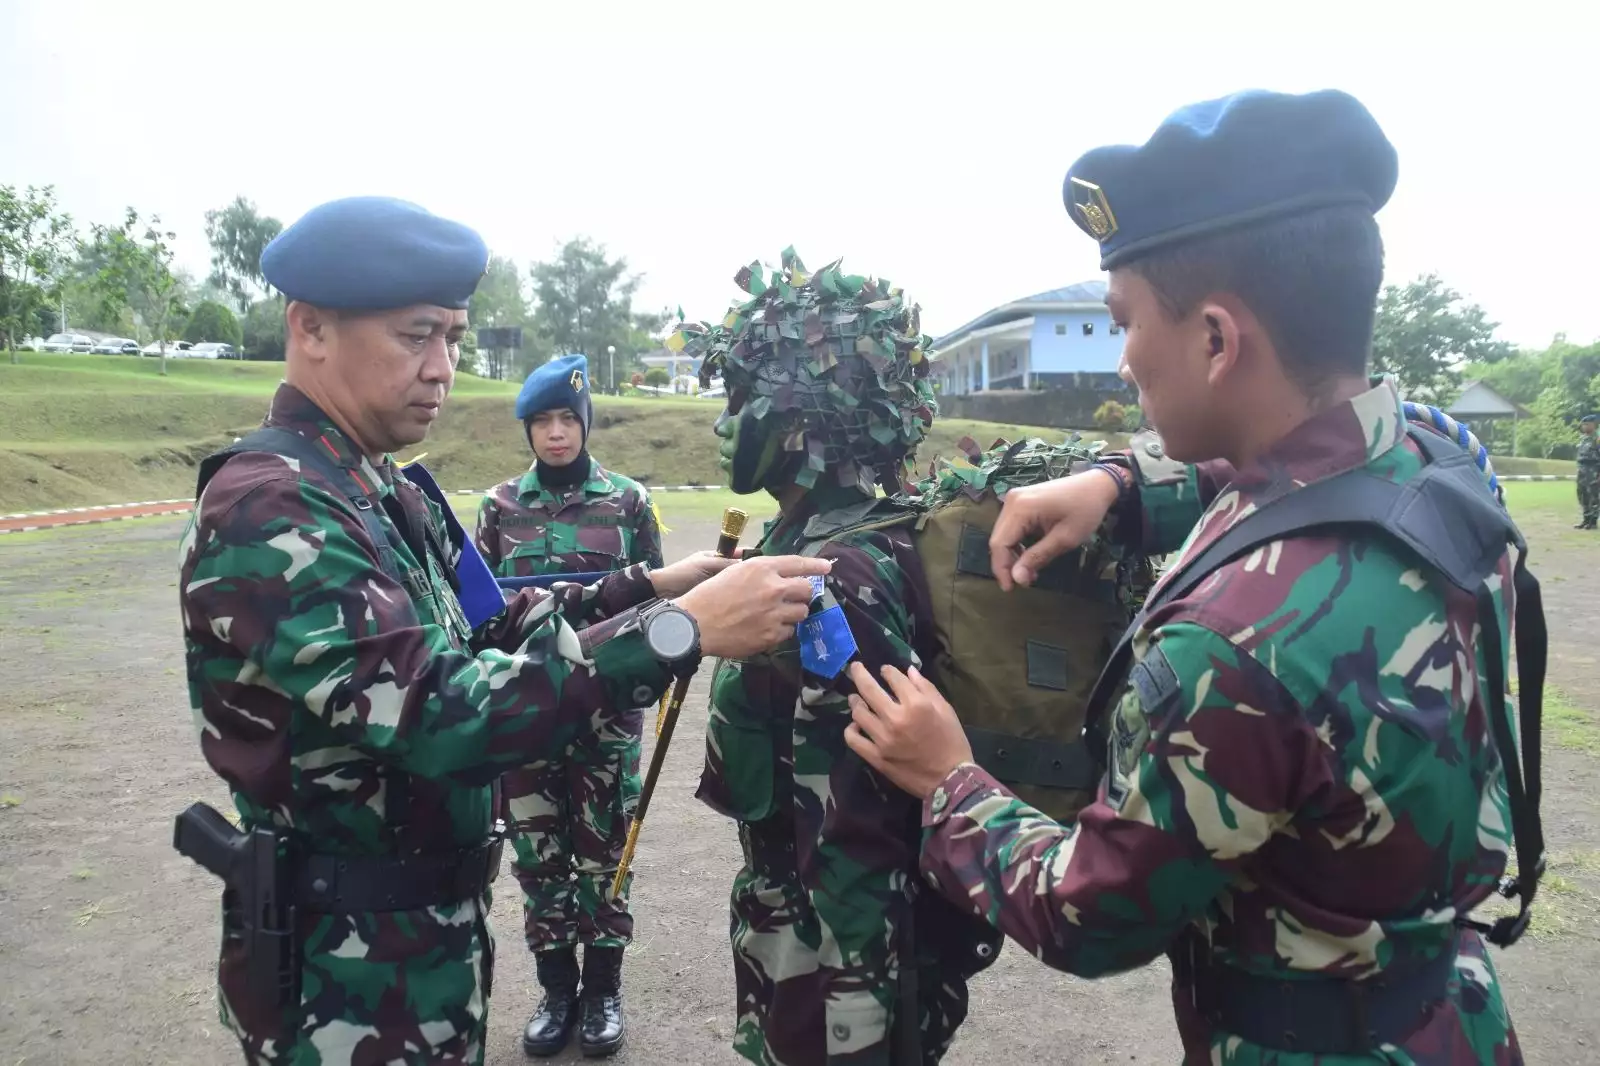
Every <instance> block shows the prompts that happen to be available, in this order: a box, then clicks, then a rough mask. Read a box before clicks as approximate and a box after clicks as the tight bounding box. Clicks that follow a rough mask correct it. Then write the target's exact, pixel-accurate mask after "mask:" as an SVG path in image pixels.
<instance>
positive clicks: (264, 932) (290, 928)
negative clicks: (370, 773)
mask: <svg viewBox="0 0 1600 1066" xmlns="http://www.w3.org/2000/svg"><path fill="white" fill-rule="evenodd" d="M172 846H173V847H174V848H176V849H177V850H178V853H179V854H180V855H184V856H186V857H188V858H190V859H192V860H194V862H196V863H197V864H199V865H200V866H201V867H202V868H203V869H205V870H208V871H210V872H211V873H212V874H214V875H215V876H217V877H220V878H221V879H222V883H223V886H224V887H223V892H222V907H223V923H222V930H223V937H224V939H225V940H232V941H236V942H242V944H243V945H244V956H245V967H246V970H245V972H246V982H247V984H248V987H249V989H250V995H251V996H252V998H257V997H259V1001H262V1002H268V1003H273V1004H275V1005H277V1006H278V1007H287V1006H290V1005H292V1004H293V1003H296V1002H298V1000H299V996H300V992H299V988H298V985H299V977H300V957H299V940H298V937H297V936H296V932H295V919H296V909H295V906H294V904H293V902H292V901H291V900H290V879H289V869H288V867H289V860H288V857H287V856H285V855H283V854H281V853H280V852H281V851H282V850H283V849H281V848H280V847H279V839H278V834H276V833H274V832H272V831H271V830H268V829H252V830H250V831H249V832H243V831H241V830H239V829H236V828H234V826H233V824H232V823H230V822H229V821H228V820H227V819H226V818H224V817H223V816H222V815H221V814H218V813H217V811H216V810H215V809H214V808H212V807H210V806H208V805H206V804H204V803H194V804H191V805H190V806H189V809H188V810H186V811H184V812H183V813H182V814H180V815H178V817H177V820H176V822H175V824H174V825H173V829H172Z"/></svg>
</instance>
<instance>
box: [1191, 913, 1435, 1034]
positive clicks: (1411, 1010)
mask: <svg viewBox="0 0 1600 1066" xmlns="http://www.w3.org/2000/svg"><path fill="white" fill-rule="evenodd" d="M1175 955H1176V957H1175V959H1174V967H1173V968H1174V970H1175V971H1176V972H1177V975H1178V976H1179V978H1180V980H1182V981H1184V982H1186V983H1187V984H1188V986H1189V994H1190V996H1192V997H1193V1003H1194V1006H1195V1009H1196V1010H1198V1011H1199V1012H1200V1014H1201V1015H1202V1016H1204V1017H1205V1019H1206V1020H1207V1021H1208V1022H1210V1023H1211V1025H1212V1026H1214V1027H1215V1028H1218V1029H1221V1030H1223V1031H1224V1032H1227V1033H1229V1034H1231V1035H1233V1036H1237V1037H1241V1038H1243V1039H1245V1040H1248V1041H1250V1042H1251V1043H1252V1044H1258V1045H1260V1046H1262V1047H1267V1048H1275V1049H1278V1050H1280V1051H1298V1052H1304V1053H1307V1054H1312V1055H1361V1054H1365V1053H1367V1052H1370V1051H1372V1050H1373V1049H1374V1048H1377V1047H1379V1046H1381V1045H1383V1044H1399V1043H1401V1042H1402V1041H1403V1040H1404V1039H1405V1038H1406V1037H1407V1036H1409V1035H1410V1034H1411V1033H1412V1032H1414V1031H1415V1030H1416V1028H1417V1027H1418V1026H1419V1025H1420V1024H1421V1023H1422V1022H1423V1020H1424V1016H1425V1015H1426V1013H1427V1012H1428V1010H1429V1009H1430V1008H1432V1007H1433V1006H1434V1005H1435V1004H1437V1003H1439V1002H1440V1001H1442V1000H1443V999H1445V997H1446V996H1447V995H1448V994H1449V983H1450V979H1451V978H1452V977H1454V976H1455V970H1456V951H1455V945H1454V944H1452V945H1451V946H1450V947H1449V948H1448V949H1446V950H1445V951H1444V952H1442V953H1441V954H1440V955H1439V957H1437V958H1435V959H1431V960H1429V961H1428V962H1425V963H1422V964H1421V965H1420V966H1417V967H1413V968H1409V969H1407V970H1406V971H1405V972H1404V973H1394V972H1390V971H1383V972H1381V973H1379V974H1378V975H1377V976H1376V977H1371V978H1367V979H1365V980H1360V981H1347V980H1339V979H1337V978H1308V979H1302V980H1281V979H1278V978H1273V977H1267V976H1263V975H1260V974H1253V973H1247V972H1245V971H1244V970H1241V969H1239V968H1237V967H1234V966H1228V965H1224V964H1222V963H1219V962H1217V961H1216V960H1215V959H1213V958H1212V957H1211V950H1210V947H1209V945H1207V944H1206V943H1205V941H1204V940H1203V939H1202V938H1201V937H1199V936H1198V935H1196V934H1194V933H1189V934H1186V935H1185V937H1184V941H1182V942H1180V943H1179V945H1178V947H1177V950H1176V953H1175Z"/></svg>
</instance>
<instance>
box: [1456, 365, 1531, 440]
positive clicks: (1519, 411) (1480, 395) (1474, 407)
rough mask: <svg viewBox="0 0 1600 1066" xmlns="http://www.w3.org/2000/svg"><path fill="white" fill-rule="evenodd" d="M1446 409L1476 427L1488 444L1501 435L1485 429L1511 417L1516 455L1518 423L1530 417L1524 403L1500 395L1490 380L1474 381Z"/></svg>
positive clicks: (1479, 435)
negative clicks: (1490, 383)
mask: <svg viewBox="0 0 1600 1066" xmlns="http://www.w3.org/2000/svg"><path fill="white" fill-rule="evenodd" d="M1445 413H1446V414H1448V415H1449V416H1450V417H1451V418H1454V419H1456V420H1457V421H1460V422H1465V423H1467V424H1468V425H1469V426H1471V427H1473V430H1474V432H1476V433H1477V434H1478V437H1479V439H1481V440H1483V441H1484V442H1485V446H1486V447H1487V446H1489V440H1490V439H1492V438H1495V437H1498V434H1491V433H1487V432H1485V430H1487V429H1488V428H1489V427H1490V426H1492V425H1494V424H1495V423H1497V422H1500V421H1503V420H1504V419H1507V418H1509V419H1511V454H1512V455H1515V454H1517V423H1518V421H1520V420H1521V419H1523V418H1525V417H1527V415H1528V413H1529V412H1528V409H1527V408H1525V407H1523V406H1522V405H1521V404H1519V403H1517V402H1515V401H1514V400H1508V399H1506V398H1505V397H1504V396H1502V395H1500V393H1498V392H1496V391H1495V390H1494V389H1493V388H1492V387H1491V386H1490V385H1489V383H1488V382H1485V381H1471V382H1468V383H1467V386H1466V387H1465V388H1464V389H1462V390H1461V396H1460V398H1459V399H1457V400H1456V402H1455V403H1453V404H1451V405H1450V406H1449V407H1447V408H1445Z"/></svg>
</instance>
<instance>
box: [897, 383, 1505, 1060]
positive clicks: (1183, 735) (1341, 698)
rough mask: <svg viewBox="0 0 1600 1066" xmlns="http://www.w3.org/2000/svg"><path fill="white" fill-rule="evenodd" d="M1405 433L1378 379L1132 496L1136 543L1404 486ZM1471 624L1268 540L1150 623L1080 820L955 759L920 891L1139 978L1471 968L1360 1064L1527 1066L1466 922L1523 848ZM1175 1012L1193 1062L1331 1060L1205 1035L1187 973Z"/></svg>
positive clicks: (1448, 606) (1407, 590)
mask: <svg viewBox="0 0 1600 1066" xmlns="http://www.w3.org/2000/svg"><path fill="white" fill-rule="evenodd" d="M1404 427H1405V422H1404V419H1403V415H1402V413H1401V409H1400V406H1399V402H1398V399H1397V396H1396V394H1395V392H1394V390H1393V388H1392V387H1390V386H1389V385H1388V384H1386V383H1385V384H1378V385H1377V386H1376V387H1374V388H1372V389H1371V390H1370V391H1368V392H1366V393H1363V394H1361V395H1359V396H1357V397H1356V398H1355V399H1354V400H1353V401H1351V402H1348V403H1345V404H1342V405H1340V406H1338V407H1336V408H1334V409H1332V410H1329V411H1326V412H1324V413H1322V414H1320V415H1318V416H1317V417H1315V418H1313V419H1312V420H1310V421H1308V422H1307V423H1305V424H1304V425H1302V426H1301V427H1299V428H1298V429H1296V430H1295V431H1294V432H1292V433H1291V434H1290V435H1289V436H1287V437H1286V438H1284V439H1283V440H1282V441H1281V442H1279V443H1278V444H1277V445H1276V446H1275V447H1274V448H1273V449H1272V450H1271V451H1270V452H1269V453H1268V454H1266V455H1264V456H1262V457H1260V458H1259V459H1258V460H1257V461H1255V462H1254V463H1252V464H1250V465H1249V466H1247V467H1246V468H1244V469H1241V470H1238V471H1234V470H1232V468H1230V467H1228V466H1227V465H1226V464H1222V463H1212V464H1202V465H1201V466H1199V467H1196V468H1193V469H1192V470H1191V471H1190V472H1189V474H1188V477H1187V480H1185V481H1183V482H1182V483H1179V484H1176V485H1169V486H1160V487H1158V486H1152V485H1146V486H1144V487H1143V488H1142V489H1138V490H1136V491H1137V496H1136V497H1135V498H1134V499H1133V500H1132V501H1130V503H1131V506H1132V507H1133V508H1134V509H1135V510H1136V511H1137V512H1138V517H1139V518H1140V519H1141V521H1138V522H1135V523H1132V525H1133V527H1134V528H1136V529H1138V530H1139V531H1140V537H1141V539H1142V541H1143V544H1142V546H1143V548H1144V550H1146V551H1149V552H1152V553H1156V552H1163V551H1171V550H1173V549H1174V548H1179V536H1180V535H1181V534H1185V533H1186V534H1187V540H1186V541H1185V542H1184V543H1183V544H1182V545H1181V549H1180V550H1181V552H1183V553H1189V552H1196V551H1199V550H1201V549H1202V548H1204V547H1205V546H1206V545H1208V544H1210V543H1212V542H1213V541H1214V540H1215V539H1216V538H1217V537H1218V536H1220V535H1221V534H1222V533H1223V532H1224V531H1225V530H1227V529H1228V528H1230V526H1231V525H1232V523H1233V522H1234V521H1236V520H1237V519H1238V518H1239V517H1240V516H1242V515H1244V514H1246V513H1248V512H1250V511H1251V510H1253V509H1254V508H1255V507H1258V506H1260V505H1262V504H1263V503H1265V502H1266V501H1268V500H1271V499H1275V498H1277V497H1278V496H1280V495H1282V494H1284V493H1287V492H1292V491H1294V489H1295V488H1296V486H1297V485H1299V484H1305V483H1308V482H1311V481H1314V480H1317V479H1321V478H1324V477H1327V476H1330V475H1332V474H1336V473H1339V472H1341V471H1343V470H1346V469H1354V468H1357V467H1361V466H1365V467H1366V468H1367V469H1368V470H1369V471H1371V472H1375V473H1378V474H1380V475H1381V476H1384V477H1387V478H1390V479H1392V480H1394V481H1404V480H1406V479H1408V478H1410V477H1412V476H1414V475H1415V474H1416V473H1417V472H1418V470H1419V469H1420V468H1421V465H1422V460H1421V459H1420V458H1419V454H1418V452H1417V451H1416V447H1415V445H1413V444H1411V443H1409V442H1408V441H1407V440H1406V439H1405V428H1404ZM1202 508H1203V509H1204V510H1203V513H1202ZM1501 568H1502V569H1501V579H1502V581H1501V590H1502V592H1501V594H1500V597H1499V602H1498V606H1499V607H1500V608H1501V609H1502V612H1503V614H1502V623H1501V625H1502V633H1503V634H1505V635H1507V636H1508V635H1509V633H1510V629H1511V627H1510V618H1511V608H1512V604H1511V603H1510V602H1508V599H1509V590H1510V581H1509V574H1510V561H1509V559H1503V560H1502V563H1501ZM1476 634H1477V615H1476V610H1475V604H1474V602H1473V598H1472V597H1471V596H1470V595H1467V594H1465V593H1462V592H1460V591H1459V590H1456V589H1454V588H1453V587H1451V586H1449V585H1447V584H1445V583H1444V582H1443V581H1441V580H1439V579H1437V578H1435V577H1432V576H1430V575H1429V574H1428V573H1426V572H1419V570H1418V569H1417V568H1416V566H1415V564H1414V563H1412V562H1411V561H1410V560H1409V559H1408V558H1406V557H1404V556H1402V555H1400V554H1398V550H1397V549H1392V548H1390V547H1389V546H1388V544H1387V542H1386V541H1382V540H1380V539H1379V537H1378V535H1376V534H1373V535H1356V536H1348V535H1347V536H1344V537H1339V538H1335V537H1305V538H1295V539H1291V540H1288V541H1280V542H1278V543H1275V544H1273V545H1272V546H1270V547H1269V548H1267V549H1263V550H1258V551H1257V552H1256V553H1254V554H1253V555H1251V556H1250V557H1248V558H1245V559H1242V560H1239V561H1237V562H1234V563H1232V564H1229V565H1228V566H1225V567H1223V568H1222V569H1220V570H1218V571H1217V572H1216V573H1215V574H1213V575H1212V576H1211V578H1210V579H1208V580H1207V581H1206V582H1204V583H1203V584H1202V585H1201V586H1200V587H1199V588H1198V589H1197V590H1196V591H1195V592H1194V593H1193V594H1191V595H1190V596H1189V597H1187V598H1183V599H1179V600H1177V601H1174V602H1173V603H1170V604H1167V605H1165V606H1163V607H1162V608H1161V609H1160V610H1158V611H1157V612H1155V613H1154V614H1153V615H1152V616H1151V617H1150V619H1149V620H1148V624H1147V625H1146V626H1145V628H1144V629H1143V631H1142V637H1141V639H1140V640H1139V641H1138V642H1137V643H1136V644H1135V649H1134V651H1135V656H1136V659H1137V660H1138V661H1140V662H1141V663H1142V664H1144V665H1145V666H1147V667H1148V671H1147V677H1149V678H1154V679H1157V680H1156V681H1152V682H1151V683H1150V684H1149V685H1146V686H1145V687H1144V688H1142V689H1138V688H1135V687H1134V686H1131V685H1130V686H1128V687H1127V688H1126V689H1125V690H1124V693H1123V695H1122V697H1121V702H1120V703H1119V704H1118V705H1117V706H1116V707H1115V709H1114V712H1113V721H1112V723H1111V727H1110V729H1109V730H1108V732H1109V734H1110V736H1111V740H1110V750H1109V752H1108V758H1109V763H1110V773H1109V775H1108V779H1107V782H1106V783H1105V784H1104V785H1102V788H1101V792H1100V798H1099V800H1098V801H1097V802H1096V803H1095V804H1093V805H1092V806H1091V807H1089V808H1088V809H1087V810H1085V811H1084V812H1083V813H1082V814H1081V815H1080V816H1079V819H1078V822H1077V824H1076V826H1073V827H1063V826H1060V825H1057V824H1056V823H1054V822H1050V821H1049V820H1047V819H1044V818H1043V817H1042V816H1040V815H1038V814H1037V812H1035V811H1033V810H1031V809H1030V808H1028V807H1026V806H1025V805H1023V804H1021V803H1019V802H1018V801H1017V800H1015V798H1014V797H1012V796H1011V795H1010V794H1009V793H1008V792H1007V791H1006V790H1005V789H1004V788H1003V787H1001V786H1000V785H999V784H998V783H997V782H995V781H994V780H993V779H992V778H990V777H989V776H988V775H987V774H985V773H984V772H983V771H982V770H981V769H979V768H978V767H976V766H974V765H971V764H968V765H965V766H962V767H959V768H957V769H956V770H955V771H954V772H952V773H951V775H950V776H949V777H948V778H947V779H946V780H945V781H944V782H943V783H942V784H941V785H940V786H939V787H938V788H937V789H936V790H935V791H934V792H933V793H932V795H931V796H930V797H929V798H928V800H927V802H926V804H925V805H924V810H923V823H924V826H925V829H924V841H923V850H922V863H921V865H922V870H923V873H924V875H925V876H926V877H927V878H928V879H929V880H930V881H931V882H932V883H934V884H936V885H937V886H939V888H940V891H941V892H942V893H943V894H944V895H945V896H946V897H947V898H949V899H951V900H953V901H967V905H968V906H969V907H970V908H971V909H972V910H973V911H974V912H975V913H978V914H982V915H985V916H987V917H988V918H989V919H990V920H992V921H994V922H995V923H996V924H997V925H999V926H1000V927H1001V928H1002V929H1003V930H1004V931H1005V932H1006V934H1007V935H1008V936H1010V937H1011V938H1013V939H1015V940H1016V941H1018V942H1019V943H1020V944H1021V945H1022V946H1023V947H1025V948H1027V949H1028V950H1030V951H1032V952H1034V953H1035V954H1037V955H1039V956H1040V957H1041V958H1042V959H1043V960H1044V961H1045V962H1047V963H1048V964H1050V965H1051V966H1054V967H1056V968H1058V969H1063V970H1067V971H1069V972H1072V973H1076V974H1080V975H1083V976H1095V975H1099V974H1106V973H1112V972H1116V971H1119V970H1125V969H1129V968H1131V967H1136V966H1139V965H1142V964H1144V963H1146V962H1149V961H1150V960H1152V959H1153V958H1155V957H1156V956H1158V955H1160V954H1161V953H1162V952H1163V951H1167V950H1169V949H1170V948H1172V946H1173V945H1174V944H1175V941H1177V940H1178V938H1179V937H1180V934H1183V933H1184V932H1185V931H1186V930H1191V931H1192V932H1193V935H1198V936H1201V937H1204V938H1205V939H1206V940H1208V941H1209V943H1210V945H1211V946H1212V949H1213V951H1214V954H1215V958H1216V959H1217V960H1218V961H1219V962H1221V963H1224V964H1228V965H1232V966H1235V967H1238V968H1241V969H1243V970H1245V971H1249V972H1254V973H1257V974H1264V975H1272V976H1282V977H1287V978H1290V979H1293V978H1297V977H1301V978H1303V977H1307V976H1309V975H1331V976H1339V977H1346V978H1360V977H1366V976H1370V975H1373V974H1375V973H1379V972H1382V971H1384V970H1388V969H1390V968H1391V967H1393V968H1407V967H1413V966H1416V965H1419V964H1420V963H1422V962H1423V961H1425V960H1428V959H1431V958H1435V957H1437V956H1438V955H1439V954H1440V953H1443V952H1458V956H1457V967H1456V973H1457V975H1458V977H1459V981H1458V982H1452V983H1451V986H1450V991H1449V998H1448V1002H1447V1003H1446V1006H1445V1008H1444V1009H1440V1010H1436V1011H1433V1012H1431V1013H1429V1014H1427V1015H1425V1016H1423V1017H1422V1018H1421V1019H1420V1020H1419V1022H1418V1024H1417V1026H1416V1028H1415V1030H1414V1032H1413V1033H1412V1034H1411V1035H1410V1037H1408V1038H1406V1039H1405V1040H1404V1041H1403V1044H1402V1047H1401V1048H1400V1049H1398V1050H1397V1049H1395V1048H1392V1047H1387V1048H1385V1049H1384V1050H1383V1051H1381V1052H1379V1053H1377V1055H1376V1057H1375V1058H1373V1059H1367V1060H1365V1061H1383V1062H1427V1063H1439V1064H1445V1063H1448V1064H1465V1063H1477V1062H1497V1063H1506V1062H1514V1061H1520V1053H1519V1052H1518V1050H1517V1044H1516V1037H1515V1035H1514V1033H1513V1032H1512V1029H1511V1024H1510V1019H1509V1017H1508V1016H1507V1014H1506V1011H1505V1006H1504V1003H1503V1001H1502V998H1501V993H1500V988H1499V984H1498V982H1497V979H1496V977H1495V973H1494V968H1493V966H1492V964H1491V963H1490V961H1489V959H1488V956H1487V954H1486V952H1485V950H1484V946H1483V943H1482V941H1481V940H1480V939H1479V937H1478V935H1477V934H1476V933H1471V932H1462V931H1458V929H1457V927H1456V926H1455V925H1454V924H1453V922H1454V919H1455V917H1456V916H1457V915H1461V914H1465V913H1467V912H1469V911H1471V910H1473V908H1475V907H1477V906H1478V905H1479V904H1481V903H1483V902H1484V900H1485V898H1486V897H1488V896H1489V895H1490V893H1491V892H1492V890H1493V888H1494V886H1495V882H1496V879H1497V878H1498V877H1499V876H1500V874H1501V873H1502V872H1503V871H1504V870H1505V868H1506V864H1507V856H1508V853H1509V850H1510V847H1511V828H1510V821H1509V807H1508V803H1507V800H1506V793H1505V781H1504V775H1503V771H1502V768H1501V764H1500V761H1499V758H1498V756H1497V754H1496V752H1495V749H1494V746H1493V744H1492V741H1491V738H1490V734H1489V727H1488V724H1487V722H1486V720H1485V713H1486V712H1485V701H1484V700H1483V698H1482V694H1481V685H1482V681H1481V666H1482V659H1481V656H1480V654H1479V649H1478V647H1477V644H1476ZM1501 651H1502V653H1504V652H1505V651H1506V649H1505V647H1504V646H1502V649H1501ZM1175 961H1176V959H1175ZM1174 1001H1175V1004H1176V1009H1177V1014H1178V1023H1179V1029H1180V1032H1181V1034H1182V1037H1183V1041H1184V1045H1185V1048H1186V1049H1187V1051H1188V1055H1189V1056H1190V1058H1191V1059H1192V1060H1193V1061H1209V1062H1217V1063H1252V1064H1253V1063H1264V1062H1272V1063H1275V1064H1279V1066H1310V1064H1312V1063H1313V1062H1315V1061H1318V1060H1317V1059H1316V1057H1315V1056H1312V1055H1309V1054H1304V1053H1301V1054H1294V1053H1285V1052H1275V1051H1272V1050H1269V1049H1266V1048H1263V1047H1261V1046H1258V1045H1254V1044H1250V1043H1247V1042H1244V1041H1242V1040H1240V1039H1239V1038H1237V1037H1235V1036H1232V1035H1231V1034H1228V1033H1225V1032H1222V1031H1220V1030H1214V1029H1212V1028H1211V1027H1210V1025H1209V1024H1208V1023H1207V1022H1206V1021H1205V1020H1204V1019H1203V1018H1202V1017H1200V1016H1199V1015H1198V1014H1197V1013H1196V1012H1194V1011H1193V1009H1192V1008H1191V1007H1190V1006H1189V1004H1190V997H1189V995H1188V989H1187V988H1186V987H1184V985H1183V983H1182V981H1181V980H1179V981H1175V983H1174ZM1339 1061H1341V1062H1347V1061H1348V1062H1353V1061H1362V1060H1359V1059H1355V1058H1348V1059H1347V1058H1341V1059H1340V1060H1339Z"/></svg>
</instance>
